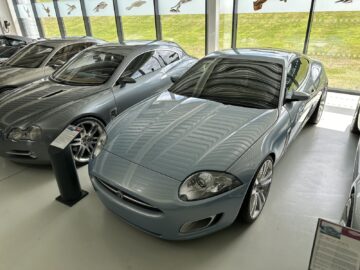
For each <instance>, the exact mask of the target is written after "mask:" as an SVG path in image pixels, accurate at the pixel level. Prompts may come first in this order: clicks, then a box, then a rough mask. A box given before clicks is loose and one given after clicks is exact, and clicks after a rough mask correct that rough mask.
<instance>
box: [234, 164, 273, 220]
mask: <svg viewBox="0 0 360 270" xmlns="http://www.w3.org/2000/svg"><path fill="white" fill-rule="evenodd" d="M273 163H274V161H273V159H272V158H271V157H268V158H266V159H265V160H264V161H263V163H262V164H261V166H260V168H259V169H258V171H257V173H256V175H255V177H254V179H253V181H252V183H251V185H250V188H249V190H248V193H247V195H246V197H245V200H244V203H243V205H242V207H241V210H240V218H241V220H242V221H244V222H246V223H252V222H254V221H255V220H256V219H257V218H258V217H259V215H260V213H261V211H262V209H263V208H264V205H265V203H266V200H267V197H268V195H269V191H270V186H271V183H272V176H273V166H274V164H273Z"/></svg>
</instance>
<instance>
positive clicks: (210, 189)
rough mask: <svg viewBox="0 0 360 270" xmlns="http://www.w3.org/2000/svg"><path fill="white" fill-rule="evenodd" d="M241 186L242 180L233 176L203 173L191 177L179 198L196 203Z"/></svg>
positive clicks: (181, 188) (222, 173) (181, 189)
mask: <svg viewBox="0 0 360 270" xmlns="http://www.w3.org/2000/svg"><path fill="white" fill-rule="evenodd" d="M241 185H242V183H241V182H240V180H239V179H237V178H236V177H235V176H233V175H231V174H228V173H224V172H214V171H203V172H198V173H195V174H193V175H191V176H190V177H188V178H187V179H186V180H185V181H184V183H182V185H181V187H180V190H179V197H180V199H181V200H183V201H196V200H201V199H206V198H210V197H213V196H216V195H218V194H221V193H224V192H226V191H229V190H231V189H233V188H236V187H238V186H241Z"/></svg>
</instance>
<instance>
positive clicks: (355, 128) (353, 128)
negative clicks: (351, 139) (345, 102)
mask: <svg viewBox="0 0 360 270" xmlns="http://www.w3.org/2000/svg"><path fill="white" fill-rule="evenodd" d="M359 111H360V102H358V105H357V107H356V110H355V114H354V117H353V120H352V123H351V126H350V131H351V132H352V133H354V134H360V130H359V127H358V122H359Z"/></svg>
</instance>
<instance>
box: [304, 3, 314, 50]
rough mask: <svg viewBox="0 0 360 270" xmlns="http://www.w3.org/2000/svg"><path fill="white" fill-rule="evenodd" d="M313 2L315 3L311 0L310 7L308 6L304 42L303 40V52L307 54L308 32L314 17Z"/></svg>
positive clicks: (309, 32)
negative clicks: (308, 11)
mask: <svg viewBox="0 0 360 270" xmlns="http://www.w3.org/2000/svg"><path fill="white" fill-rule="evenodd" d="M315 4H316V0H312V1H311V7H310V13H309V19H308V25H307V29H306V36H305V42H304V50H303V53H304V54H307V52H308V49H309V42H310V34H311V28H312V23H313V19H314V11H315Z"/></svg>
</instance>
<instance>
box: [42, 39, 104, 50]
mask: <svg viewBox="0 0 360 270" xmlns="http://www.w3.org/2000/svg"><path fill="white" fill-rule="evenodd" d="M86 42H94V43H97V44H102V43H105V42H104V41H103V40H100V39H95V38H92V37H67V38H64V39H61V38H52V39H45V40H40V41H38V42H37V44H40V45H45V46H51V47H55V48H58V47H62V46H65V45H71V44H77V43H86Z"/></svg>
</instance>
